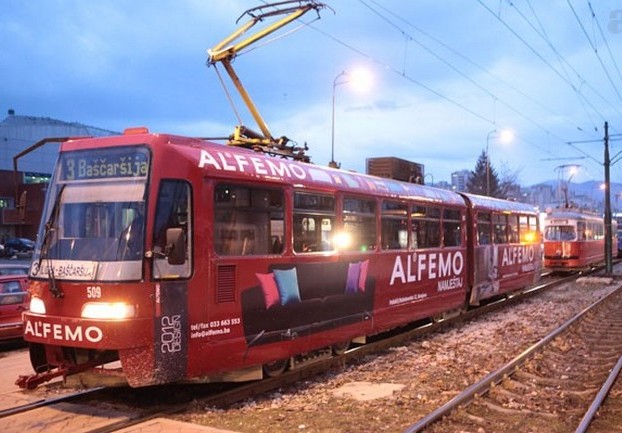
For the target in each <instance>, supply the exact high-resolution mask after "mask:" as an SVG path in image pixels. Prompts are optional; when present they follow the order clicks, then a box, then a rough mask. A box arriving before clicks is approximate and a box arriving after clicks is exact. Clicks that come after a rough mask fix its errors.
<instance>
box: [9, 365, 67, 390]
mask: <svg viewBox="0 0 622 433" xmlns="http://www.w3.org/2000/svg"><path fill="white" fill-rule="evenodd" d="M68 372H69V369H68V368H62V369H61V368H58V369H56V370H53V371H52V370H49V371H46V372H45V373H36V374H31V375H28V376H23V375H20V376H19V377H18V378H17V380H16V381H15V385H17V386H19V387H20V388H21V389H35V388H36V387H38V386H39V385H41V384H42V383H45V382H49V381H50V380H52V379H54V378H57V377H59V376H63V380H64V378H65V377H66V376H67V374H68Z"/></svg>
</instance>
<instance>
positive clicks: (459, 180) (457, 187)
mask: <svg viewBox="0 0 622 433" xmlns="http://www.w3.org/2000/svg"><path fill="white" fill-rule="evenodd" d="M469 176H471V172H470V171H469V170H458V171H454V172H453V173H451V186H452V189H453V190H454V191H458V192H466V190H467V183H468V182H469Z"/></svg>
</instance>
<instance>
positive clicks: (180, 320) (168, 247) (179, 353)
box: [152, 180, 192, 382]
mask: <svg viewBox="0 0 622 433" xmlns="http://www.w3.org/2000/svg"><path fill="white" fill-rule="evenodd" d="M190 194H191V188H190V185H189V184H188V183H187V182H186V181H184V180H163V181H162V183H161V184H160V190H159V193H158V200H157V204H156V215H155V221H154V239H153V245H154V247H153V250H154V256H153V270H152V272H153V278H154V280H156V283H155V286H154V290H155V294H154V295H155V296H154V301H155V306H154V323H153V325H154V354H155V377H154V379H155V381H156V382H170V381H175V380H179V379H182V378H184V377H185V375H186V368H187V359H188V326H189V325H188V281H189V280H188V278H189V277H190V275H191V270H192V263H191V259H192V254H191V251H192V218H191V216H192V209H191V203H192V200H191V197H190Z"/></svg>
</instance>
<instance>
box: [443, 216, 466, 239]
mask: <svg viewBox="0 0 622 433" xmlns="http://www.w3.org/2000/svg"><path fill="white" fill-rule="evenodd" d="M461 219H462V214H461V213H460V211H459V210H457V209H445V210H444V211H443V245H444V246H446V247H458V246H460V245H462V227H461Z"/></svg>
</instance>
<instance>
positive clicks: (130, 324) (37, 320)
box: [23, 312, 153, 350]
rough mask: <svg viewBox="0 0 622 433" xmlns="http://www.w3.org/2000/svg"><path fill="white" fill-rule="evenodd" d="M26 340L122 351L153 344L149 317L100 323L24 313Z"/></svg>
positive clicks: (100, 321)
mask: <svg viewBox="0 0 622 433" xmlns="http://www.w3.org/2000/svg"><path fill="white" fill-rule="evenodd" d="M23 318H24V340H26V341H29V342H33V343H41V344H49V345H54V346H66V347H79V348H85V349H97V350H121V349H131V348H136V347H142V346H147V345H150V344H151V342H152V340H153V320H152V319H149V318H139V319H136V318H134V319H123V320H96V319H83V318H67V317H57V316H49V315H45V316H43V315H38V314H34V313H31V312H27V313H24V316H23Z"/></svg>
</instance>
